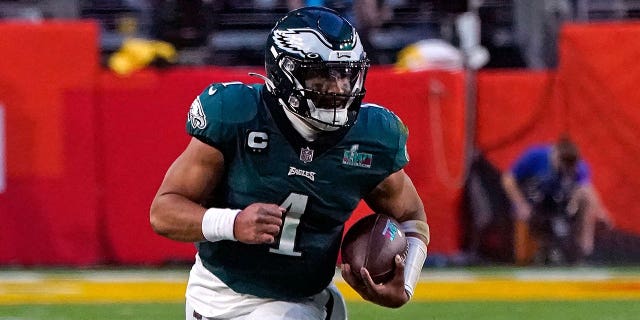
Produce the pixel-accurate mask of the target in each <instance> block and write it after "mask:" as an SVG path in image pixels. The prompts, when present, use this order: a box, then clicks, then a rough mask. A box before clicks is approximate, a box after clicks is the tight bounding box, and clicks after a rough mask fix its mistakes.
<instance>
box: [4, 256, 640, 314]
mask: <svg viewBox="0 0 640 320" xmlns="http://www.w3.org/2000/svg"><path fill="white" fill-rule="evenodd" d="M422 280H423V281H422V282H421V284H420V285H419V289H420V290H418V291H416V296H415V297H414V299H413V300H412V301H411V302H410V303H409V304H408V305H406V306H404V307H402V308H399V309H387V308H382V307H379V306H376V305H373V304H370V303H367V302H364V301H362V300H361V299H359V297H358V296H357V295H355V293H354V292H353V291H352V290H351V289H350V288H348V287H347V286H346V285H345V284H344V283H343V282H341V280H340V279H337V280H336V282H337V284H338V287H339V288H340V290H341V291H342V292H343V294H344V295H345V298H346V299H347V301H348V310H349V319H351V320H391V319H393V320H396V319H412V320H413V319H425V320H430V319H433V320H448V319H474V320H483V319H487V320H489V319H490V320H501V319H518V320H528V319H544V320H554V319H558V320H560V319H561V320H572V319H575V320H591V319H594V320H595V319H598V320H601V319H607V320H609V319H611V320H617V319H620V320H622V319H625V320H626V319H629V320H632V319H640V268H625V269H604V268H592V269H534V270H529V269H518V268H499V269H498V268H483V269H471V270H453V271H452V270H425V273H424V275H423V278H422ZM185 282H186V272H185V270H170V271H161V270H160V271H159V270H152V269H148V270H147V269H142V270H140V269H137V270H133V271H132V270H116V271H114V270H107V271H104V270H62V271H60V270H44V271H20V270H19V271H15V270H13V271H6V270H5V271H3V270H0V320H27V319H29V320H40V319H41V320H45V319H46V320H57V319H60V320H63V319H64V320H76V319H91V320H102V319H104V320H106V319H109V320H111V319H154V320H169V319H184V311H183V308H184V305H183V303H182V300H183V296H184V285H185Z"/></svg>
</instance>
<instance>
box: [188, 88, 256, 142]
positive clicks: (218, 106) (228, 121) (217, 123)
mask: <svg viewBox="0 0 640 320" xmlns="http://www.w3.org/2000/svg"><path fill="white" fill-rule="evenodd" d="M256 91H258V90H257V89H256V88H254V87H251V86H247V85H244V84H242V83H240V82H233V83H224V84H222V83H216V84H212V85H210V86H209V87H207V88H206V89H205V90H204V91H203V92H202V93H201V94H200V95H199V96H197V97H196V98H195V99H194V100H193V102H192V103H191V107H190V108H189V113H188V117H187V123H186V130H187V133H188V134H189V135H191V136H193V137H195V138H197V139H198V140H200V141H202V142H204V143H206V144H208V145H210V146H213V147H215V148H217V149H219V150H222V151H223V153H224V151H225V148H226V147H227V146H230V145H232V144H233V141H234V140H235V139H236V136H237V134H238V130H239V128H240V127H241V125H242V124H243V123H245V122H246V121H249V120H250V119H251V118H252V117H253V116H255V113H256V112H255V110H256V107H255V101H256V98H255V97H256V96H257V93H256Z"/></svg>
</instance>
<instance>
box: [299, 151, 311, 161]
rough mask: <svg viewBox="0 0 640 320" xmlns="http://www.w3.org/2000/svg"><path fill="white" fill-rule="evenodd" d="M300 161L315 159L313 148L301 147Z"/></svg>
mask: <svg viewBox="0 0 640 320" xmlns="http://www.w3.org/2000/svg"><path fill="white" fill-rule="evenodd" d="M300 161H302V162H304V163H309V162H311V161H313V149H309V147H306V148H302V149H300Z"/></svg>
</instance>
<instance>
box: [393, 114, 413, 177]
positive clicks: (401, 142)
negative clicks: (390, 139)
mask: <svg viewBox="0 0 640 320" xmlns="http://www.w3.org/2000/svg"><path fill="white" fill-rule="evenodd" d="M391 115H392V118H393V120H392V121H394V122H395V128H396V130H395V131H396V132H397V134H398V149H397V150H396V154H395V157H394V160H393V167H392V169H391V170H392V171H393V172H396V171H398V170H400V169H402V168H404V167H405V166H406V165H407V163H409V151H408V150H407V140H408V139H409V128H407V126H406V125H405V124H404V123H402V120H400V118H399V117H398V116H396V115H395V114H393V113H391ZM392 127H393V126H392Z"/></svg>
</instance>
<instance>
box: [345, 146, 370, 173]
mask: <svg viewBox="0 0 640 320" xmlns="http://www.w3.org/2000/svg"><path fill="white" fill-rule="evenodd" d="M358 147H359V145H357V144H354V145H352V146H351V149H349V150H345V151H344V155H343V156H342V163H343V164H346V165H349V166H354V167H361V168H371V163H372V162H373V155H372V154H371V153H365V152H358Z"/></svg>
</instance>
